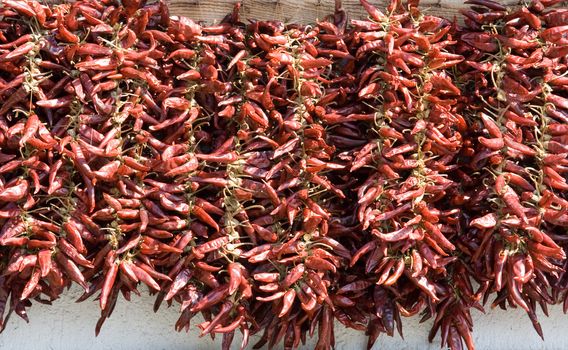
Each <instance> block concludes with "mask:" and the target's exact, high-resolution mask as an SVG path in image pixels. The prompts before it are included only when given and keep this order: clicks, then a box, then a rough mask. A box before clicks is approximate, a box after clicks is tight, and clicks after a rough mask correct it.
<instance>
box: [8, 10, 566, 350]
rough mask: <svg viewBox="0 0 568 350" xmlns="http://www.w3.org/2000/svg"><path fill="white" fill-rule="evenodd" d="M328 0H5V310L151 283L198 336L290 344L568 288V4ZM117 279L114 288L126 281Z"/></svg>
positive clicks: (458, 319)
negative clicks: (193, 324)
mask: <svg viewBox="0 0 568 350" xmlns="http://www.w3.org/2000/svg"><path fill="white" fill-rule="evenodd" d="M559 2H560V1H558V0H540V1H539V0H532V1H530V2H529V3H527V4H525V5H523V6H518V7H511V8H507V7H505V6H502V5H500V4H499V3H497V2H493V1H490V0H469V1H467V3H469V4H471V8H470V9H467V10H463V11H462V14H463V22H464V25H458V24H457V23H456V22H455V21H451V20H447V19H444V18H440V17H436V16H433V15H429V14H428V13H423V12H421V10H420V9H419V8H418V1H416V0H414V1H412V0H409V1H406V2H402V1H397V0H391V1H390V2H389V4H388V6H387V7H386V8H385V9H380V8H378V7H375V6H373V5H372V4H370V2H368V1H367V0H361V5H362V6H363V7H364V8H365V10H366V11H367V13H368V15H369V16H368V18H367V19H365V20H361V19H351V20H349V19H348V17H347V14H346V13H345V11H344V10H343V9H342V6H341V2H340V1H336V11H335V13H334V14H333V15H330V16H328V17H326V18H324V19H323V20H321V21H318V22H316V23H315V24H313V25H298V24H284V23H281V22H278V21H254V20H249V21H247V22H246V23H245V22H243V21H242V20H241V19H240V17H239V5H238V4H237V5H236V6H235V9H234V11H233V12H232V13H230V14H228V15H227V16H226V17H225V18H224V19H223V20H222V21H221V22H220V23H219V24H217V25H209V26H206V25H201V24H198V23H195V22H194V21H192V20H190V19H188V18H184V17H176V16H170V14H169V12H168V8H167V6H166V4H165V2H164V1H158V2H153V3H146V2H145V1H131V0H128V1H122V2H117V1H116V0H81V1H78V2H74V3H71V4H62V5H52V6H47V5H43V4H40V3H39V2H36V1H34V0H1V3H2V6H1V8H0V226H1V228H0V270H1V271H2V273H1V276H0V328H1V329H3V328H4V325H5V322H6V321H7V319H8V318H9V317H10V315H11V314H12V313H16V314H17V315H18V316H20V317H22V318H24V319H25V320H27V315H26V308H28V307H29V306H31V305H32V302H33V301H36V302H39V303H46V304H50V303H51V302H52V301H54V300H56V299H57V298H58V297H59V296H60V295H61V293H63V291H64V289H65V288H67V287H68V286H70V285H71V284H72V283H75V284H78V285H79V286H81V287H82V288H83V289H84V290H85V292H84V294H83V295H82V296H81V297H80V301H82V300H87V299H89V298H91V297H96V298H97V299H98V301H99V303H100V309H101V317H100V319H99V322H98V323H97V325H96V333H97V334H98V333H99V332H100V329H101V327H102V325H103V323H104V321H105V320H106V319H107V318H108V317H109V316H110V315H111V313H112V311H113V309H114V306H115V305H116V303H117V301H118V299H119V298H124V299H126V300H129V299H130V297H131V294H132V293H134V294H137V295H139V294H140V292H139V291H138V288H139V287H140V286H141V285H146V286H147V287H148V288H149V289H150V291H151V293H153V294H155V295H156V303H155V304H154V309H155V310H156V311H157V310H158V308H159V307H160V305H161V304H162V303H164V302H165V303H167V304H168V306H171V305H173V304H174V302H175V304H176V305H177V306H176V307H179V308H180V317H179V319H178V321H177V322H176V324H175V329H176V330H178V331H181V330H183V329H185V330H187V329H189V327H190V321H191V319H192V318H193V316H195V315H197V314H201V315H202V317H203V318H204V322H202V323H201V324H199V325H198V328H199V330H200V331H201V334H202V335H206V334H210V335H211V336H215V334H221V335H222V337H223V348H225V349H228V348H230V346H231V344H232V343H233V338H234V337H235V334H236V333H241V334H242V336H238V337H239V338H240V341H241V348H246V347H248V343H249V339H250V336H251V335H254V334H260V340H259V342H258V343H257V344H256V345H255V346H254V348H258V347H262V346H265V345H267V346H268V348H274V347H284V348H286V349H294V348H298V347H299V346H300V344H302V343H305V341H306V337H307V336H308V335H309V336H313V335H314V333H315V332H316V331H317V333H318V342H317V345H316V348H317V349H330V348H332V347H334V335H333V332H334V324H335V320H337V321H338V322H339V323H341V324H342V325H343V326H345V327H349V328H353V329H357V330H361V331H364V332H365V333H366V334H367V335H368V336H369V342H368V347H369V348H371V347H372V346H373V344H374V342H375V341H376V339H377V337H378V336H379V335H380V334H382V333H385V334H387V335H391V336H392V335H393V334H394V332H395V329H396V330H397V331H398V332H399V333H400V334H401V335H402V317H401V316H405V317H408V316H413V315H417V314H420V315H422V320H427V319H430V318H432V319H433V320H434V321H433V327H432V330H431V332H430V334H429V336H428V338H429V340H430V341H432V340H433V338H434V337H435V336H436V334H438V333H439V334H440V335H441V342H442V345H443V346H447V347H449V348H451V349H462V348H464V346H465V347H467V348H468V349H473V348H474V344H473V341H472V335H471V332H472V329H473V322H472V318H471V312H470V310H471V308H475V309H478V310H481V311H483V310H484V305H486V304H487V302H488V301H489V300H490V299H491V307H496V306H499V307H500V308H502V309H506V308H507V307H513V308H516V307H519V308H522V309H524V310H525V311H526V312H527V314H528V316H529V318H530V320H531V321H532V323H533V325H534V327H535V329H536V331H537V332H538V333H539V334H540V335H541V336H543V333H542V329H541V327H540V324H539V323H538V320H537V317H536V308H537V306H538V307H540V308H541V309H542V311H543V312H544V313H545V314H547V310H548V309H547V308H548V305H552V304H557V303H563V305H564V310H565V311H567V310H568V275H566V269H568V259H567V258H566V254H565V248H568V238H567V236H566V228H567V227H568V211H567V210H568V197H567V194H568V183H567V180H568V178H567V173H568V159H567V157H568V9H566V8H561V7H559V6H555V5H557V4H558V3H559ZM121 296H122V297H121Z"/></svg>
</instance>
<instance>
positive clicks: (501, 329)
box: [0, 287, 568, 350]
mask: <svg viewBox="0 0 568 350" xmlns="http://www.w3.org/2000/svg"><path fill="white" fill-rule="evenodd" d="M143 293H146V291H144V290H143ZM80 294H81V290H79V288H76V287H74V288H72V289H71V290H70V291H69V292H67V293H64V295H63V297H62V298H61V299H60V300H58V301H56V302H55V303H54V304H53V305H51V306H47V305H42V304H37V305H34V307H33V308H31V309H30V313H29V317H30V323H29V324H26V323H25V321H23V320H22V319H20V318H19V317H17V316H15V315H13V316H12V317H11V319H10V321H9V322H8V325H7V327H6V330H5V331H4V333H3V334H2V335H1V336H0V348H1V349H6V350H12V349H14V350H15V349H27V350H40V349H41V350H44V349H57V350H70V349H73V350H74V349H82V350H107V349H108V350H111V349H112V350H126V349H129V350H130V349H152V350H160V349H164V350H165V349H167V350H175V349H184V350H193V349H199V350H209V349H211V350H213V349H219V348H220V344H221V339H222V337H220V336H217V337H216V338H215V340H214V341H213V340H211V338H210V337H209V336H207V337H203V338H199V331H198V329H197V324H198V323H199V322H200V321H201V319H200V318H198V317H196V318H195V319H194V320H193V322H192V329H191V330H190V331H189V333H185V332H182V333H177V332H175V331H174V324H175V322H176V319H177V317H178V315H179V313H178V310H177V307H178V306H177V305H175V306H173V307H171V308H167V305H162V308H161V309H160V310H159V311H158V312H157V313H154V312H153V311H152V305H153V302H154V298H153V297H151V296H148V295H147V294H145V295H143V296H142V297H136V296H133V300H132V302H126V301H124V300H119V302H118V303H117V306H116V309H115V310H114V313H113V315H112V316H111V318H110V319H108V320H107V321H106V322H105V325H104V326H103V329H102V331H101V334H100V335H99V336H98V337H96V338H95V331H94V329H95V324H96V322H97V319H98V317H99V312H100V311H99V306H98V303H96V302H95V301H93V299H90V300H88V301H85V302H82V303H75V300H76V299H77V298H78V296H79V295H80ZM472 313H473V317H474V325H475V327H476V328H475V329H474V338H475V342H476V345H477V349H478V350H483V349H500V350H506V349H515V350H522V349H568V332H566V329H568V316H566V315H564V314H563V313H562V307H561V306H555V307H552V308H551V309H550V317H548V318H547V317H540V322H541V323H542V326H543V329H544V336H545V339H546V342H543V341H542V340H541V339H540V338H539V337H538V335H537V334H536V332H535V331H534V330H533V328H532V325H531V323H530V320H529V319H528V317H526V315H525V314H524V312H523V311H522V310H510V311H508V312H501V311H500V310H499V309H496V310H488V311H487V314H486V315H483V314H481V313H480V312H478V311H475V310H474V311H473V312H472ZM418 320H419V318H417V317H414V318H410V319H405V320H404V322H405V326H404V331H405V334H404V339H401V338H400V337H399V336H397V337H394V338H390V337H388V336H384V335H381V336H380V337H379V340H378V341H377V343H376V344H375V346H374V349H382V350H384V349H421V350H422V349H424V350H426V349H428V350H430V349H431V350H438V349H440V346H439V343H438V341H439V339H436V340H435V341H434V343H432V344H428V343H427V341H426V338H427V334H428V331H429V330H430V325H431V324H430V323H429V322H426V323H424V324H419V323H418ZM335 338H336V349H340V350H348V349H349V350H351V349H365V348H366V345H367V339H366V337H365V336H364V334H363V333H359V332H356V331H351V330H346V329H344V328H343V327H341V326H340V325H337V324H336V332H335ZM237 339H239V338H238V336H237V337H236V338H235V342H234V343H233V348H235V349H236V348H238V345H240V339H239V341H237ZM256 339H258V338H252V339H251V345H250V346H249V348H252V345H253V344H254V342H255V341H256ZM314 345H315V342H308V343H307V344H306V346H304V347H303V349H312V348H313V346H314Z"/></svg>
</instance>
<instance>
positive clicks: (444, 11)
mask: <svg viewBox="0 0 568 350" xmlns="http://www.w3.org/2000/svg"><path fill="white" fill-rule="evenodd" d="M168 1H169V5H170V12H171V14H172V15H179V16H186V17H189V18H192V19H193V20H199V21H204V22H206V23H215V22H219V21H220V20H221V19H222V18H223V17H224V16H225V15H226V14H227V13H229V12H230V11H231V10H232V8H233V5H234V3H235V2H236V0H214V1H207V0H168ZM370 1H371V3H373V4H376V5H377V6H380V7H382V8H384V7H385V1H377V0H374V1H373V0H370ZM499 2H500V3H501V4H504V5H515V4H518V3H519V0H501V1H499ZM241 3H242V8H241V14H242V18H243V19H253V18H254V19H259V20H269V19H278V20H281V21H284V22H296V23H313V22H314V21H315V20H317V19H319V18H322V17H324V16H326V15H328V14H331V13H333V9H334V0H241ZM420 4H421V6H422V7H423V8H425V9H428V10H427V12H428V13H431V14H434V15H437V16H443V17H446V18H452V17H453V16H454V15H457V14H458V13H459V9H460V8H464V7H467V6H468V5H467V4H464V3H463V1H460V0H422V1H421V2H420ZM343 7H344V9H345V10H346V11H347V13H348V15H349V18H365V17H366V14H365V12H364V10H363V8H362V7H361V5H359V0H343Z"/></svg>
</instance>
